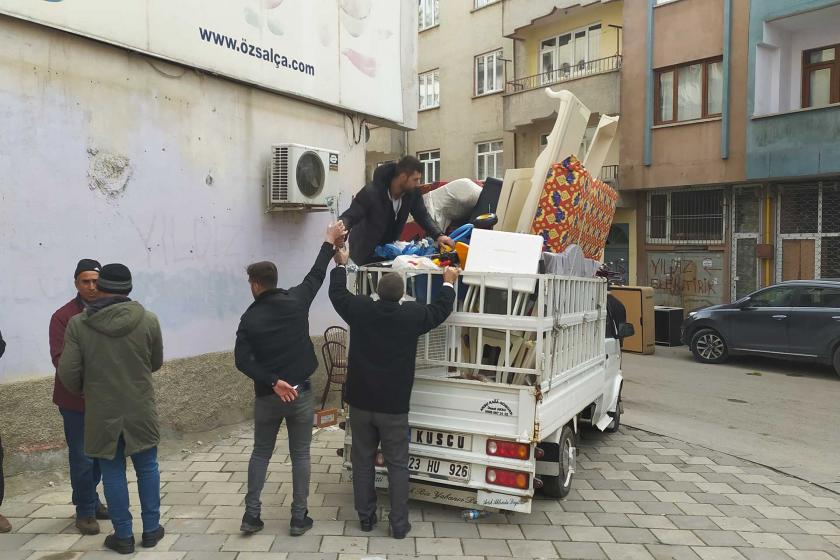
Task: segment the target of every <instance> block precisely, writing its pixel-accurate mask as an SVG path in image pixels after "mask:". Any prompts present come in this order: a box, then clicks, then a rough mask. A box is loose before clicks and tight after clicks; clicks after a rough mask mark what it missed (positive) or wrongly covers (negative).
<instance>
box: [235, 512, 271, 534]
mask: <svg viewBox="0 0 840 560" xmlns="http://www.w3.org/2000/svg"><path fill="white" fill-rule="evenodd" d="M263 527H265V523H263V522H262V519H260V516H259V515H249V514H247V513H246V514H245V515H243V516H242V525H240V526H239V530H240V531H242V532H243V533H245V534H246V535H253V534H254V533H259V532H260V531H262V530H263Z"/></svg>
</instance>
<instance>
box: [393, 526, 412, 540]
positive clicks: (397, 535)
mask: <svg viewBox="0 0 840 560" xmlns="http://www.w3.org/2000/svg"><path fill="white" fill-rule="evenodd" d="M407 525H408V526H407V527H406V528H405V529H402V530H399V529H395V528H393V527H391V536H392V537H394V538H395V539H404V538H405V536H406V535H407V534H409V533H410V532H411V523H408V524H407Z"/></svg>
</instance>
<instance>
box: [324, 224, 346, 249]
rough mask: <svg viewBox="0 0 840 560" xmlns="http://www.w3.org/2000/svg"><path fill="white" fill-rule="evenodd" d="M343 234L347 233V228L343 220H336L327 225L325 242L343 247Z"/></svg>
mask: <svg viewBox="0 0 840 560" xmlns="http://www.w3.org/2000/svg"><path fill="white" fill-rule="evenodd" d="M345 235H347V228H345V227H344V222H342V221H341V220H338V221H337V222H336V223H334V224H330V225H329V226H328V227H327V235H326V242H327V243H329V244H330V245H332V246H334V247H343V246H344V236H345Z"/></svg>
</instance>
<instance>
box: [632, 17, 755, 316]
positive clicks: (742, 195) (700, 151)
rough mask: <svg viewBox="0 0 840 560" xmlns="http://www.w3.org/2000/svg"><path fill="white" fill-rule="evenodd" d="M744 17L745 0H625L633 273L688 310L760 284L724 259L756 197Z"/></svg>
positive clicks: (662, 299) (660, 297)
mask: <svg viewBox="0 0 840 560" xmlns="http://www.w3.org/2000/svg"><path fill="white" fill-rule="evenodd" d="M640 8H641V9H640ZM749 18H750V6H749V1H748V0H648V1H646V2H633V3H630V2H626V3H625V5H624V37H625V39H624V61H623V67H622V76H621V82H622V92H623V95H622V97H621V115H622V119H621V126H620V127H619V136H620V143H621V147H620V149H621V165H620V171H619V183H620V185H621V188H622V195H623V197H625V198H633V199H634V200H635V207H636V218H637V220H636V224H637V239H638V240H639V242H638V254H637V266H638V271H639V275H638V283H639V284H641V285H650V286H653V287H654V289H655V299H656V303H657V304H661V305H676V306H680V307H684V308H686V309H692V308H697V307H701V306H704V305H711V304H716V303H722V302H726V301H729V300H730V299H731V298H732V297H733V296H734V294H735V293H736V292H737V291H740V290H749V289H754V287H755V286H757V285H759V284H760V279H759V278H757V277H756V276H755V274H753V275H752V276H749V275H747V274H744V275H739V274H737V272H738V271H740V270H742V269H744V270H745V269H746V267H745V266H744V265H743V264H742V265H741V268H738V266H739V265H738V264H737V263H736V261H735V259H732V258H731V256H732V247H733V244H737V241H736V239H735V237H736V236H734V235H733V233H732V232H733V228H732V223H733V221H735V220H736V218H737V219H741V218H738V217H739V216H740V214H739V212H741V211H742V210H741V209H743V208H745V206H744V205H745V204H746V203H747V202H748V201H749V200H750V199H749V197H751V196H752V197H754V196H755V195H754V193H753V192H752V191H750V190H743V189H742V187H743V186H745V185H747V177H746V165H745V161H746V126H747V115H746V111H747V106H746V103H745V98H746V95H747V61H748V45H747V42H746V41H745V40H743V38H744V37H746V36H747V33H748V29H749V26H750V21H749ZM748 218H749V219H752V220H755V219H756V218H755V217H754V216H752V215H751V214H750V215H749V217H746V216H745V217H743V219H744V220H747V219H748ZM755 227H756V226H754V224H753V223H749V224H745V225H743V226H739V227H738V228H736V229H737V230H738V231H739V233H740V232H741V230H742V229H743V230H745V231H746V230H749V229H751V228H752V229H755ZM750 234H751V235H753V234H752V232H750ZM733 272H735V273H733Z"/></svg>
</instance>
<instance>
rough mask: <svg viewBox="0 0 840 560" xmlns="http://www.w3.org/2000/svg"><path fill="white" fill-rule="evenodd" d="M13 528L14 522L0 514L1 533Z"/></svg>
mask: <svg viewBox="0 0 840 560" xmlns="http://www.w3.org/2000/svg"><path fill="white" fill-rule="evenodd" d="M11 530H12V524H11V523H9V520H8V519H6V518H5V517H3V516H2V515H0V533H8V532H9V531H11Z"/></svg>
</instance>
